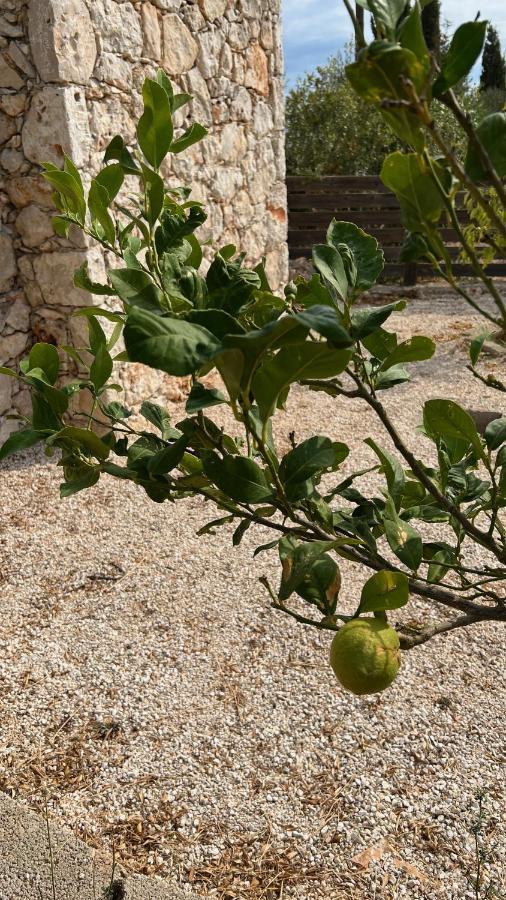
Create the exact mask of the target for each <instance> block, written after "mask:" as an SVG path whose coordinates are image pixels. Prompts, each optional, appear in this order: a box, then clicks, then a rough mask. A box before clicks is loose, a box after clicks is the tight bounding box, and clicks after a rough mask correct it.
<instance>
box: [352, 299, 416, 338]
mask: <svg viewBox="0 0 506 900" xmlns="http://www.w3.org/2000/svg"><path fill="white" fill-rule="evenodd" d="M405 307H406V301H405V300H398V301H397V303H388V304H386V306H376V307H373V308H372V309H368V308H366V309H357V310H355V311H354V312H352V314H351V329H350V334H351V336H352V338H354V340H356V341H362V340H363V339H364V338H366V337H368V336H369V335H370V334H372V333H373V332H374V331H376V329H377V328H379V327H380V326H381V325H383V322H386V320H387V319H388V318H389V317H390V316H391V315H392V313H394V312H401V311H402V310H403V309H405Z"/></svg>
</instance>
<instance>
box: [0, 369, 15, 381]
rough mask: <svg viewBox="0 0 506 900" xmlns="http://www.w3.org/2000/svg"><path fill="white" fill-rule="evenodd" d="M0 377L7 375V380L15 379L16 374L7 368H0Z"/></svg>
mask: <svg viewBox="0 0 506 900" xmlns="http://www.w3.org/2000/svg"><path fill="white" fill-rule="evenodd" d="M0 375H8V376H9V378H17V377H18V373H17V372H15V371H14V369H9V367H8V366H0Z"/></svg>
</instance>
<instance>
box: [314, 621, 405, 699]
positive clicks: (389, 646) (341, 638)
mask: <svg viewBox="0 0 506 900" xmlns="http://www.w3.org/2000/svg"><path fill="white" fill-rule="evenodd" d="M400 664H401V654H400V650H399V638H398V636H397V632H396V631H394V629H393V628H390V626H389V625H388V624H387V622H385V621H384V620H383V619H375V618H358V619H352V620H351V622H347V623H346V625H343V627H342V628H340V629H339V631H338V632H337V634H336V636H335V638H334V640H333V641H332V646H331V648H330V665H331V666H332V668H333V670H334V674H335V675H336V678H337V680H338V681H340V682H341V684H342V686H343V687H344V688H346V690H348V691H352V693H353V694H376V693H378V691H384V690H385V688H387V687H388V686H389V685H390V684H391V683H392V681H393V680H394V678H395V676H396V675H397V672H398V671H399V666H400Z"/></svg>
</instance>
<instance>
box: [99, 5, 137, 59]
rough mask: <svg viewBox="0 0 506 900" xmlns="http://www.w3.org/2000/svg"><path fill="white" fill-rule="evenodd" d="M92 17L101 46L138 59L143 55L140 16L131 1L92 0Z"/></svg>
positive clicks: (106, 49) (107, 51)
mask: <svg viewBox="0 0 506 900" xmlns="http://www.w3.org/2000/svg"><path fill="white" fill-rule="evenodd" d="M90 14H91V18H92V20H93V22H94V24H95V26H96V33H97V40H98V43H99V48H100V49H101V50H103V51H104V50H105V52H106V53H118V54H119V55H120V56H124V57H126V58H127V59H131V60H133V61H135V60H137V59H138V58H139V56H141V55H142V45H143V36H142V28H141V23H140V18H139V16H138V15H137V13H136V11H135V9H134V7H133V6H132V4H131V3H116V2H115V0H91V3H90Z"/></svg>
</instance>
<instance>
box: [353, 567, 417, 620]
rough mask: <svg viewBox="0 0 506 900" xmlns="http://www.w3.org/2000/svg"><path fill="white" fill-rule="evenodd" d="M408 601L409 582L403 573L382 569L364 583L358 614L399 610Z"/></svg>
mask: <svg viewBox="0 0 506 900" xmlns="http://www.w3.org/2000/svg"><path fill="white" fill-rule="evenodd" d="M408 600H409V582H408V579H407V576H406V575H405V574H404V573H403V572H390V571H389V570H388V569H382V570H381V571H380V572H376V573H375V574H374V575H371V577H370V578H369V579H368V580H367V581H366V583H365V584H364V586H363V588H362V595H361V599H360V612H361V613H365V612H382V611H383V610H387V609H400V608H401V606H405V605H406V603H407V602H408Z"/></svg>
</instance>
